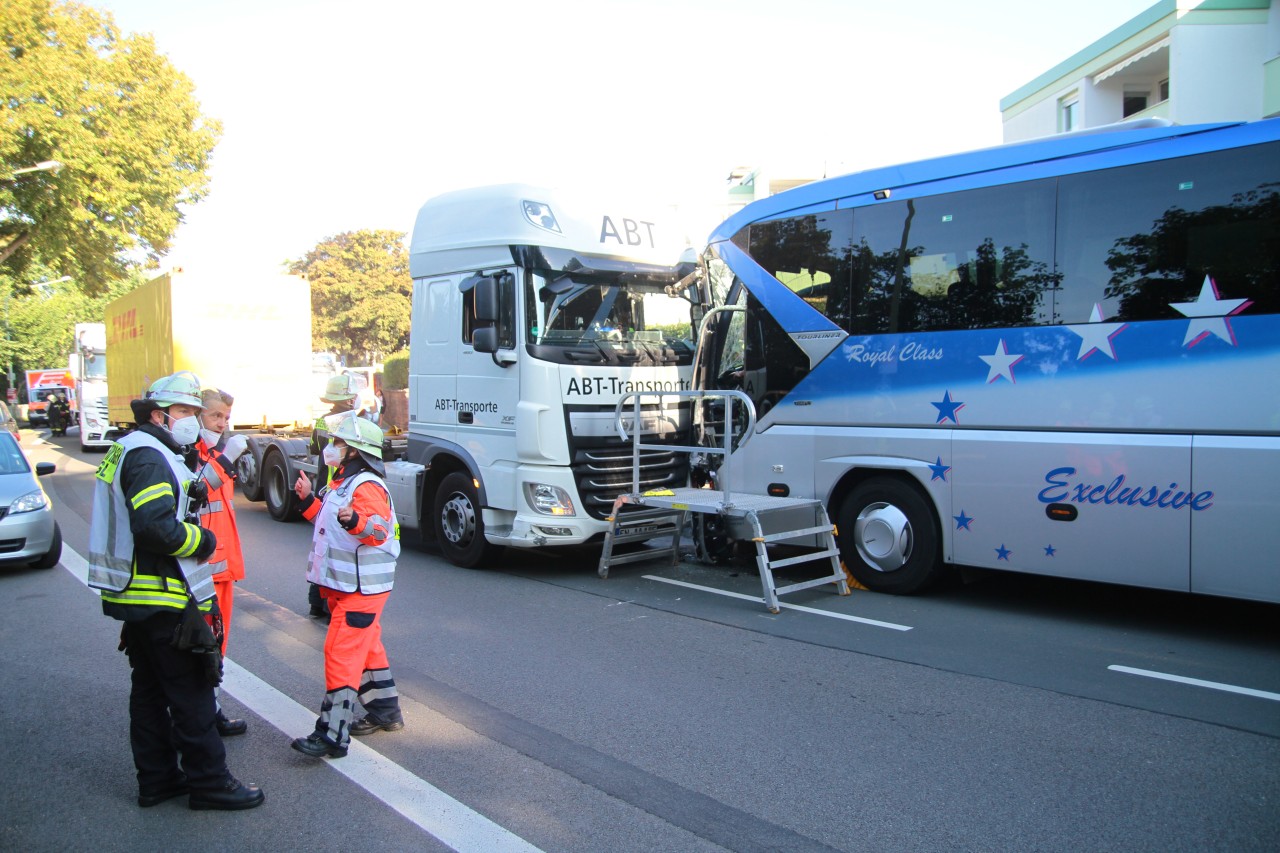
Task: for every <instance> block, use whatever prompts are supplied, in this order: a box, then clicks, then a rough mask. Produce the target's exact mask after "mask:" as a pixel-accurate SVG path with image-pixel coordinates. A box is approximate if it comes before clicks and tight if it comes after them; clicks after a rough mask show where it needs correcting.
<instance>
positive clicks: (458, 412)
mask: <svg viewBox="0 0 1280 853" xmlns="http://www.w3.org/2000/svg"><path fill="white" fill-rule="evenodd" d="M669 220H670V217H669V216H667V217H664V216H662V215H650V214H647V213H646V212H644V211H643V210H642V209H640V208H637V207H629V206H628V205H627V204H625V203H618V202H616V201H613V202H603V203H602V202H599V201H597V200H594V199H590V198H588V197H586V196H575V195H572V194H568V193H562V192H553V191H551V190H548V189H544V188H538V187H531V186H527V185H522V184H507V185H501V186H494V187H482V188H478V189H472V190H464V191H460V192H454V193H448V194H445V195H442V196H439V197H437V198H434V199H432V200H430V201H428V202H427V203H426V204H425V205H423V207H422V209H421V210H420V211H419V213H418V217H417V220H416V223H415V227H414V232H413V238H412V243H411V249H410V271H411V274H412V276H413V280H414V290H413V309H412V310H413V338H412V343H411V346H410V357H409V401H410V411H409V430H408V447H407V460H406V461H405V462H400V463H392V464H390V465H388V482H389V484H390V485H391V488H392V494H393V497H394V498H395V501H396V506H397V514H398V516H399V517H400V521H401V523H403V524H406V525H408V526H411V527H417V528H418V529H419V530H420V531H421V532H422V535H423V537H424V538H425V539H427V540H434V541H435V542H436V544H437V545H438V546H439V548H440V550H441V551H442V553H443V554H444V555H445V557H446V558H448V559H449V560H450V561H452V562H453V563H455V564H457V565H461V566H477V565H481V564H483V563H485V562H487V561H489V560H491V559H493V557H494V556H496V554H497V552H498V551H499V550H500V549H501V548H503V547H517V548H532V547H554V546H567V545H581V544H584V543H594V542H599V541H602V540H603V536H604V532H605V530H606V528H607V524H608V522H607V521H606V518H607V517H608V516H609V515H610V512H611V509H612V505H613V501H614V498H616V497H617V496H618V495H619V494H620V493H622V492H624V491H629V490H630V486H631V481H632V461H633V460H632V450H631V447H630V445H628V444H623V442H622V440H621V439H620V438H619V436H618V435H617V434H616V431H615V425H614V407H615V404H616V403H617V402H618V400H619V399H621V398H622V397H623V396H624V395H626V394H629V393H635V392H638V391H662V390H683V389H688V388H689V387H690V380H691V377H692V370H693V357H694V344H693V331H692V330H693V329H694V328H695V327H696V326H695V323H696V320H697V317H695V316H693V313H692V309H693V305H692V303H691V302H690V301H689V299H688V298H687V296H686V295H685V293H684V291H683V290H682V289H681V288H679V287H677V286H676V285H677V284H678V283H679V282H680V281H681V280H682V278H683V277H685V276H686V275H687V274H688V273H689V272H690V271H691V269H692V267H689V268H685V267H684V266H682V265H681V264H680V260H681V254H682V251H683V250H684V248H685V246H684V241H683V239H682V237H683V235H681V234H679V233H678V229H676V228H675V227H674V224H673V223H672V222H670V221H669ZM641 420H642V421H643V423H642V424H640V425H634V424H629V428H630V429H637V428H638V429H639V431H640V432H641V433H642V434H643V435H644V436H645V440H646V441H647V442H653V441H657V442H669V443H670V444H672V445H680V444H686V443H687V437H688V431H689V413H688V407H687V405H684V404H681V403H678V402H675V401H674V400H672V401H670V402H666V403H660V402H658V401H657V400H655V401H653V403H652V404H651V405H646V406H645V407H644V408H643V411H642V415H641ZM640 468H641V472H640V476H641V482H642V483H643V484H644V487H645V488H668V487H672V486H678V485H684V484H685V482H686V481H687V477H688V468H687V460H686V458H685V455H684V454H683V453H680V452H677V451H671V452H662V451H646V452H645V453H644V455H643V456H642V457H641V461H640Z"/></svg>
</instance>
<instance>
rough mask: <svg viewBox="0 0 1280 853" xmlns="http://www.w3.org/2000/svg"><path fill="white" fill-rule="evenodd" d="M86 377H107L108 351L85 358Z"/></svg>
mask: <svg viewBox="0 0 1280 853" xmlns="http://www.w3.org/2000/svg"><path fill="white" fill-rule="evenodd" d="M84 378H85V379H106V378H107V356H106V353H101V352H97V353H94V354H93V356H92V357H90V358H86V359H85V360H84Z"/></svg>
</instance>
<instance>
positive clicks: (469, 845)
mask: <svg viewBox="0 0 1280 853" xmlns="http://www.w3.org/2000/svg"><path fill="white" fill-rule="evenodd" d="M61 562H62V567H63V568H64V569H66V570H67V571H68V572H70V573H71V575H72V577H74V578H76V579H77V580H78V581H80V582H81V583H82V584H84V585H85V586H86V587H87V586H88V585H89V580H88V578H89V564H88V563H87V562H85V559H84V558H83V557H81V556H80V555H79V554H77V553H76V552H75V551H73V550H72V549H70V548H68V547H66V546H65V545H64V546H63V547H62V561H61ZM223 667H224V678H223V681H222V689H223V690H224V691H226V692H227V693H229V694H230V695H232V696H234V697H235V698H236V699H237V700H238V701H239V702H240V703H241V704H243V705H244V706H245V707H246V708H248V709H250V710H251V711H253V712H254V713H255V714H257V715H258V716H260V717H262V718H263V719H264V720H266V721H267V722H269V723H271V725H273V726H275V727H276V728H277V729H279V730H280V731H281V732H284V733H285V734H289V733H297V732H310V731H311V730H312V729H314V728H315V724H316V714H315V712H314V711H311V710H308V709H307V708H304V707H303V706H302V705H300V704H298V703H297V702H295V701H293V700H292V699H290V698H289V697H288V696H286V695H284V694H283V693H281V692H280V691H279V690H276V689H275V688H274V687H272V686H271V685H270V684H267V683H266V682H265V681H263V680H262V679H260V678H258V677H257V676H256V675H254V674H253V673H251V672H249V671H248V670H246V669H244V668H243V667H241V666H238V665H237V664H236V663H235V662H234V661H232V660H231V659H230V658H228V659H227V660H225V661H224V662H223ZM320 760H322V761H324V762H325V763H326V764H328V765H329V766H330V767H331V768H333V769H334V770H337V771H338V772H339V773H341V774H342V775H343V776H346V777H347V778H348V779H350V780H351V781H352V782H355V783H356V784H357V785H359V786H360V787H361V788H364V789H365V790H366V791H368V792H369V793H370V794H372V795H373V796H375V797H377V798H378V799H379V800H382V802H384V803H386V804H387V805H388V806H390V807H391V808H393V809H395V810H396V811H397V812H398V813H399V814H401V815H403V816H404V817H405V818H406V819H408V820H410V821H412V822H413V823H414V824H416V825H417V826H418V827H420V828H421V829H422V830H424V831H425V832H427V833H429V834H431V835H432V836H434V837H435V838H436V839H438V840H439V841H441V842H442V843H444V844H447V845H448V846H449V847H451V848H453V849H454V850H457V851H459V853H488V851H491V850H492V851H503V853H506V851H510V853H541V850H540V849H539V848H537V847H535V846H533V845H532V844H530V843H529V842H527V841H525V840H524V839H523V838H521V837H520V836H518V835H516V834H514V833H512V832H510V831H509V830H507V829H504V828H503V827H501V826H499V825H498V824H496V823H494V822H493V821H491V820H489V819H488V818H487V817H485V816H484V815H482V814H480V813H479V812H477V811H474V810H473V809H470V808H468V807H467V806H465V805H463V804H462V803H460V802H458V801H457V800H455V799H454V798H453V797H450V796H449V795H448V794H446V793H444V792H443V791H441V790H440V789H439V788H437V787H435V786H434V785H431V784H430V783H428V782H425V781H423V780H422V779H419V778H418V777H417V776H414V775H413V774H412V773H410V772H409V771H408V770H405V769H404V768H403V767H401V766H400V765H398V764H396V763H395V762H393V761H391V760H389V759H387V758H386V757H384V756H383V755H382V754H381V753H380V752H378V751H376V750H375V749H373V748H372V747H369V746H365V745H364V744H363V743H360V742H359V741H356V740H353V741H351V746H350V751H349V752H348V753H347V756H346V758H339V759H337V760H334V759H320Z"/></svg>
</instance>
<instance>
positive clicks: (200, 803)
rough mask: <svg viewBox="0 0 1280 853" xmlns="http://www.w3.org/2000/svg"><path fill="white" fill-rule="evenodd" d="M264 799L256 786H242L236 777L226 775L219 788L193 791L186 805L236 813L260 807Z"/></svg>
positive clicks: (264, 795)
mask: <svg viewBox="0 0 1280 853" xmlns="http://www.w3.org/2000/svg"><path fill="white" fill-rule="evenodd" d="M266 798H267V795H266V794H264V793H262V789H261V788H259V787H258V786H257V785H242V784H240V782H239V781H237V780H236V777H234V776H231V775H230V774H228V775H227V781H226V782H224V783H223V784H222V785H221V787H218V788H212V789H204V788H202V789H199V790H193V791H192V792H191V796H190V798H188V800H187V805H188V806H190V807H191V808H193V809H196V810H200V809H217V810H219V811H236V810H238V809H251V808H254V807H255V806H260V805H262V801H263V800H265V799H266Z"/></svg>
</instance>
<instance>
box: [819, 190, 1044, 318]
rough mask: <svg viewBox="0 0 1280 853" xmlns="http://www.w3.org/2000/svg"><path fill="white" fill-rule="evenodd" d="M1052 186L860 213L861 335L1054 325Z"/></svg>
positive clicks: (855, 313)
mask: <svg viewBox="0 0 1280 853" xmlns="http://www.w3.org/2000/svg"><path fill="white" fill-rule="evenodd" d="M1053 207H1054V182H1053V181H1051V180H1050V181H1034V182H1030V183H1024V184H1011V185H1008V186H1002V187H991V188H987V189H979V190H970V191H968V192H962V193H953V194H949V195H939V196H927V197H922V198H915V199H908V200H906V201H896V202H890V203H887V204H882V205H875V206H871V207H863V208H858V209H857V210H856V212H855V213H854V217H853V226H854V230H853V243H852V246H853V248H852V258H851V260H852V266H853V293H852V305H851V316H850V318H849V319H848V320H844V318H836V317H832V319H833V320H836V321H837V322H840V323H841V325H842V326H843V327H844V328H845V329H846V330H847V331H849V332H850V333H851V334H855V335H866V334H877V333H884V332H889V333H893V332H932V331H943V330H946V329H985V328H992V327H1004V326H1027V325H1036V324H1039V323H1046V322H1049V315H1050V306H1051V304H1052V301H1051V294H1052V291H1053V286H1054V283H1055V281H1056V277H1055V275H1054V272H1053Z"/></svg>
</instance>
